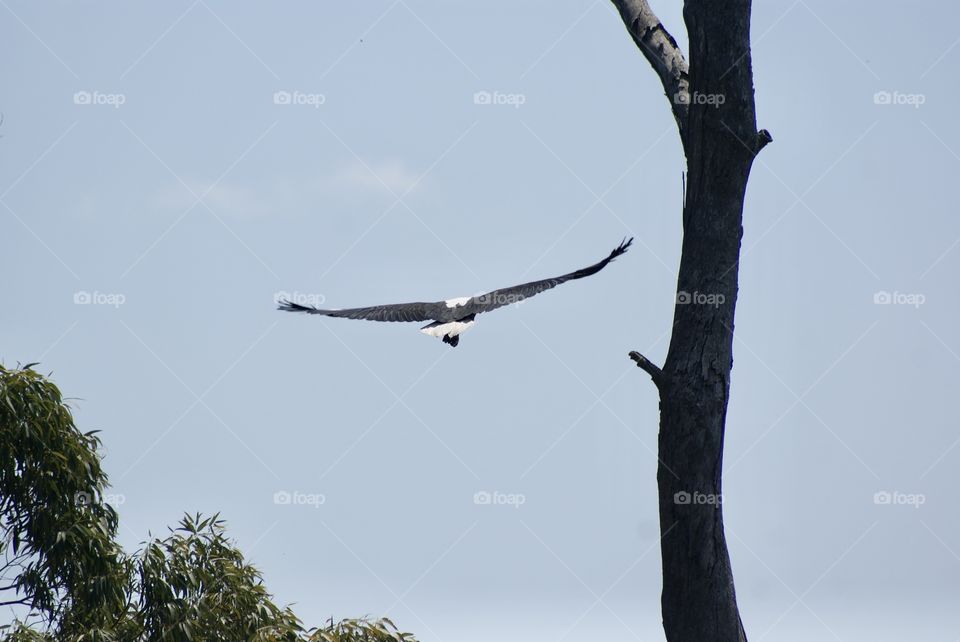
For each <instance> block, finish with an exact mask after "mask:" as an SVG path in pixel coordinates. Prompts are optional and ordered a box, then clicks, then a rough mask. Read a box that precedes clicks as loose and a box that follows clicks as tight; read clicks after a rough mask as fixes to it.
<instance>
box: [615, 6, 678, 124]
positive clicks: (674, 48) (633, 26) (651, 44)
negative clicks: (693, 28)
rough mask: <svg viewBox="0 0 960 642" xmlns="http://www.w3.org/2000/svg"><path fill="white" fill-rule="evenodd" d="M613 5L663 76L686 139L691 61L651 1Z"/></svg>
mask: <svg viewBox="0 0 960 642" xmlns="http://www.w3.org/2000/svg"><path fill="white" fill-rule="evenodd" d="M613 4H614V5H616V7H617V10H618V11H619V12H620V17H621V18H622V19H623V24H625V25H626V27H627V31H628V32H629V33H630V37H632V38H633V41H634V42H635V43H636V44H637V47H638V48H639V49H640V52H641V53H642V54H643V56H644V57H645V58H646V59H647V61H648V62H649V63H650V66H651V67H653V70H654V71H655V72H657V75H658V76H659V77H660V83H661V84H662V85H663V91H664V92H665V93H666V95H667V98H668V99H669V100H670V108H671V109H672V110H673V117H674V118H675V119H676V121H677V128H678V129H679V130H680V138H681V139H684V140H685V139H686V124H687V114H688V112H689V110H690V92H689V88H688V81H687V72H688V66H687V61H686V59H685V58H684V57H683V52H682V51H681V50H680V46H679V45H678V44H677V41H676V40H674V38H673V36H671V35H670V32H669V31H667V29H666V27H664V26H663V23H662V22H660V19H659V18H658V17H657V15H656V14H655V13H654V12H653V10H652V9H650V4H649V3H648V2H647V0H613Z"/></svg>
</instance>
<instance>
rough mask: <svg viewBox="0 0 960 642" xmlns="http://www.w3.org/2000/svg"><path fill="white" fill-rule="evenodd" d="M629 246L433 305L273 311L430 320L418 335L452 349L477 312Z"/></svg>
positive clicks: (284, 304)
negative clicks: (556, 272)
mask: <svg viewBox="0 0 960 642" xmlns="http://www.w3.org/2000/svg"><path fill="white" fill-rule="evenodd" d="M631 243H633V238H630V239H625V240H623V241H622V242H621V243H620V245H618V246H617V247H616V248H615V249H614V250H613V251H612V252H610V255H609V256H607V257H606V258H605V259H603V260H602V261H599V262H597V263H594V264H593V265H590V266H588V267H585V268H581V269H579V270H577V271H575V272H570V273H569V274H564V275H563V276H555V277H553V278H552V279H543V280H541V281H531V282H530V283H523V284H521V285H515V286H513V287H509V288H501V289H499V290H493V291H492V292H487V293H486V294H479V295H477V296H473V297H469V296H465V297H459V298H455V299H448V300H446V301H437V302H436V303H422V302H420V303H394V304H390V305H374V306H370V307H368V308H346V309H343V310H321V309H320V308H315V307H313V306H310V305H300V304H298V303H293V302H290V301H287V300H286V299H280V301H278V306H277V309H278V310H284V311H285V312H305V313H307V314H321V315H323V316H327V317H342V318H344V319H366V320H367V321H430V322H431V323H428V324H427V325H425V326H423V327H422V328H420V332H423V333H424V334H427V335H430V336H432V337H437V338H439V339H442V340H443V342H444V343H447V344H449V345H450V347H451V348H455V347H457V344H459V343H460V335H461V334H463V333H464V332H466V331H467V330H468V329H470V327H472V326H473V324H474V323H475V319H476V316H477V315H478V314H480V313H481V312H490V311H491V310H496V309H497V308H501V307H503V306H505V305H510V304H511V303H520V302H521V301H523V300H524V299H529V298H530V297H532V296H536V295H537V294H540V293H541V292H543V291H544V290H549V289H550V288H554V287H556V286H558V285H560V284H561V283H566V282H567V281H573V280H574V279H582V278H584V277H586V276H592V275H594V274H596V273H597V272H599V271H600V270H602V269H603V268H605V267H607V264H608V263H610V262H611V261H613V260H614V259H615V258H617V257H618V256H620V255H621V254H624V253H625V252H626V251H627V248H629V247H630V244H631Z"/></svg>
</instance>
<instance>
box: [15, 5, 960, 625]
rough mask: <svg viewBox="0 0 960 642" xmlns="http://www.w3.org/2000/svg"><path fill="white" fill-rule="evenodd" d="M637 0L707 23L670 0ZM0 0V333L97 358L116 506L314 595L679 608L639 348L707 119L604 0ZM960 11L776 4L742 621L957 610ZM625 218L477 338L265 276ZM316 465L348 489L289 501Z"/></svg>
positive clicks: (363, 268) (353, 295)
mask: <svg viewBox="0 0 960 642" xmlns="http://www.w3.org/2000/svg"><path fill="white" fill-rule="evenodd" d="M654 8H655V9H656V10H657V11H658V12H659V13H660V15H661V18H662V19H663V20H664V22H665V23H666V24H667V26H668V27H669V28H670V29H671V30H672V31H673V33H674V34H675V35H676V36H677V38H678V40H680V41H681V43H685V40H686V38H685V34H684V32H683V24H682V19H681V17H680V10H679V9H680V3H679V2H665V1H662V0H661V1H659V2H656V3H655V5H654ZM0 14H2V15H3V19H2V20H0V43H2V45H0V47H2V53H3V58H4V61H5V64H4V65H3V69H2V71H0V79H2V80H0V111H2V113H3V115H4V122H3V126H2V128H0V135H2V138H0V149H2V155H0V238H2V239H3V240H4V250H5V254H6V257H7V258H6V271H5V274H6V278H4V279H3V280H2V282H0V298H2V300H3V301H4V305H3V306H2V307H0V331H2V334H0V337H2V339H3V341H2V343H0V359H2V360H3V362H4V363H5V364H7V365H12V364H14V363H16V362H18V361H19V362H28V361H40V362H41V366H40V368H41V369H43V370H44V371H52V372H53V376H54V379H55V380H56V381H57V383H58V384H59V385H60V386H61V388H62V389H63V391H64V393H65V394H67V395H69V396H72V397H78V398H80V399H81V400H80V401H78V402H76V407H77V413H76V414H77V419H78V421H79V423H80V425H81V426H82V427H83V428H84V429H94V428H96V429H99V430H101V431H102V437H103V440H104V442H105V446H106V467H107V470H108V471H109V472H110V474H111V478H112V481H113V483H114V492H115V493H117V494H118V495H119V496H120V497H121V498H122V500H123V503H122V504H120V505H119V511H120V515H121V518H122V522H121V523H122V526H121V536H122V539H123V542H124V544H125V545H126V546H128V547H129V548H130V549H133V548H135V547H136V545H137V543H138V542H140V541H141V540H142V539H144V538H145V537H146V536H147V534H148V532H153V533H162V532H164V531H165V528H166V526H167V525H169V524H173V523H175V522H176V521H177V519H178V518H179V516H180V515H181V514H182V513H183V512H184V511H203V512H208V513H209V512H214V511H220V512H221V513H222V515H223V516H224V517H225V518H226V519H227V520H228V521H229V525H230V532H231V534H232V535H233V536H234V537H235V538H236V539H237V541H238V542H239V544H240V545H241V546H242V547H243V548H244V549H245V550H247V551H248V552H249V557H250V558H251V559H252V560H253V561H254V562H255V563H256V564H257V565H258V566H259V567H260V568H261V569H262V570H263V572H264V574H265V577H266V581H267V585H268V586H269V588H270V589H271V590H272V591H273V592H274V593H275V594H276V596H277V599H278V600H279V601H281V602H283V603H288V602H295V603H296V607H295V608H296V610H297V612H298V613H299V614H300V615H301V617H303V618H304V619H305V620H307V621H308V622H315V623H319V622H320V621H321V620H322V619H324V618H326V617H329V616H330V615H333V616H335V617H345V616H356V615H362V614H372V615H383V614H389V615H390V616H392V617H394V618H395V619H396V620H397V621H398V623H399V624H400V625H401V626H402V628H404V629H406V630H411V631H414V632H416V633H417V634H418V636H419V637H420V639H422V640H424V641H425V642H436V641H438V640H443V641H447V640H457V641H463V640H473V639H477V640H479V639H491V638H496V639H510V636H509V634H505V633H504V630H505V629H506V630H508V631H509V632H511V633H513V634H515V639H518V640H520V639H522V640H525V641H533V640H560V639H564V640H595V639H598V637H604V639H614V638H615V639H628V640H629V639H641V640H658V639H662V633H661V632H660V628H659V613H658V594H659V588H660V580H659V553H658V550H657V549H656V544H657V538H658V533H657V527H656V523H657V522H656V520H657V507H656V489H655V470H656V459H655V455H654V450H653V449H654V448H655V446H656V431H657V400H656V396H655V393H654V390H653V387H652V386H651V385H650V383H649V381H648V380H647V379H646V377H645V376H644V375H643V374H642V373H641V372H640V371H638V370H637V369H636V368H634V367H633V366H632V364H631V362H630V361H628V359H627V357H626V353H627V352H628V351H629V350H631V349H639V350H641V351H643V352H644V353H645V354H647V355H649V356H650V357H651V358H653V359H655V360H658V361H660V360H662V358H663V355H664V353H665V350H666V345H667V341H666V340H667V332H668V330H669V328H670V322H671V318H672V314H673V296H674V288H675V282H676V267H677V262H678V258H679V249H680V215H679V211H680V196H681V189H680V175H681V171H682V170H683V158H682V155H681V152H680V147H679V143H678V140H677V136H676V133H675V127H674V123H673V119H672V117H671V116H670V112H669V108H668V105H667V103H666V101H665V99H664V97H663V96H662V90H661V89H660V87H659V85H658V83H657V80H656V78H655V76H654V74H653V73H652V72H651V71H650V70H649V68H648V67H647V65H646V63H645V61H644V60H643V59H642V57H641V56H640V54H639V53H638V52H637V51H636V49H635V47H634V45H633V43H632V42H631V41H630V39H629V38H628V36H627V35H626V32H625V30H624V28H623V26H622V24H621V22H620V20H619V17H618V16H617V15H615V13H614V11H613V10H612V8H611V7H610V6H609V5H608V4H607V3H605V2H594V3H591V2H589V1H577V2H569V1H563V2H542V1H536V2H533V1H531V2H524V3H515V2H494V3H485V4H482V5H477V4H472V3H463V2H436V1H432V2H431V1H422V0H397V1H396V2H391V1H389V0H388V1H386V2H370V3H353V4H339V5H334V4H332V3H308V2H285V3H273V4H269V5H267V4H259V3H257V4H254V3H245V4H242V5H240V4H238V3H228V2H223V1H216V0H197V1H196V2H190V1H186V2H179V1H177V2H167V3H144V2H136V3H129V2H66V1H60V2H48V3H37V2H23V1H13V0H3V1H2V2H0ZM957 17H958V14H957V11H956V10H955V9H953V8H948V7H947V6H946V5H945V4H944V3H940V2H920V3H916V5H914V6H910V7H904V6H903V5H902V3H899V2H898V3H894V2H890V1H885V2H864V1H854V2H846V3H833V2H826V1H825V0H799V1H797V2H776V3H774V2H757V3H755V7H754V20H753V24H754V67H755V75H756V79H755V84H756V87H757V105H758V120H759V125H760V126H762V127H766V128H768V129H769V130H770V131H771V132H772V133H773V136H774V139H775V141H774V143H773V144H772V145H770V146H769V147H767V148H766V149H765V150H764V151H763V153H762V155H761V156H760V158H759V159H758V162H757V164H756V165H755V169H754V172H753V176H752V178H751V182H750V186H749V190H748V198H747V205H746V211H745V223H744V228H745V235H744V255H743V261H742V270H741V291H740V300H739V303H740V305H739V308H738V311H737V345H736V347H735V366H734V373H733V391H732V398H731V404H730V413H729V421H728V433H727V442H726V444H727V447H726V473H725V493H726V498H725V500H726V508H725V518H726V524H727V529H728V539H729V541H730V547H731V556H732V558H733V563H734V570H735V576H736V580H737V588H738V592H739V595H740V603H741V609H742V613H743V619H744V622H745V625H746V627H747V630H748V633H749V634H750V637H751V640H793V639H797V640H799V639H839V640H858V639H871V640H881V639H889V640H902V639H908V638H909V639H917V640H919V639H924V640H955V639H956V637H957V631H958V627H960V619H958V616H957V614H956V611H955V609H954V608H952V606H950V605H953V604H955V602H956V599H957V597H958V587H957V582H956V577H957V574H958V571H960V558H958V555H960V518H958V514H957V511H956V501H955V500H956V498H955V492H956V488H957V482H958V480H960V475H958V473H957V470H958V463H960V447H955V446H956V445H957V438H958V434H957V420H956V411H955V408H954V404H953V401H954V397H955V394H956V393H955V391H956V390H957V385H958V383H960V380H958V379H960V377H958V364H960V339H958V338H957V336H956V332H955V331H951V330H950V328H955V327H956V318H957V315H958V312H960V306H958V302H957V296H956V274H957V270H958V266H960V242H958V239H960V219H958V217H957V211H956V206H955V200H956V199H954V198H949V199H948V197H947V190H948V189H949V187H950V185H951V184H952V181H953V180H955V179H954V177H955V176H956V175H957V172H958V169H960V155H958V152H960V131H958V127H957V125H956V118H955V116H954V113H955V111H956V103H957V101H958V99H960V92H958V87H957V83H956V79H957V71H958V64H960V47H958V46H957V44H958V38H960V33H958V32H957V27H956V24H957ZM478 91H489V92H497V93H498V95H500V96H508V97H509V98H504V99H503V100H504V101H505V102H512V103H514V104H512V105H511V104H492V105H483V104H475V102H474V94H475V93H476V92H478ZM78 92H81V93H80V94H79V95H78ZM84 92H85V93H84ZM276 92H288V93H289V94H290V96H291V101H290V102H291V103H300V104H277V103H275V100H274V95H275V93H276ZM877 92H890V94H891V97H892V100H891V103H894V104H878V100H879V102H880V103H882V102H883V96H882V95H881V96H880V97H879V99H875V94H876V93H877ZM894 92H896V93H894ZM279 102H281V103H282V102H283V100H282V99H281V100H280V101H279ZM521 102H522V104H519V105H517V104H516V103H521ZM919 102H922V104H919V105H918V104H916V103H919ZM896 103H900V104H896ZM910 103H913V104H910ZM629 235H633V236H635V237H636V239H637V240H636V242H635V245H634V247H633V249H632V250H631V252H630V253H629V254H627V255H626V256H625V257H623V258H622V259H620V260H619V261H617V263H615V264H614V265H613V266H611V267H610V268H608V269H607V270H605V271H604V272H603V273H601V274H599V275H598V276H596V277H593V278H591V279H589V280H586V281H580V282H576V283H573V284H569V285H565V286H563V287H562V288H559V289H557V290H554V291H551V292H549V293H547V294H544V295H542V296H540V297H537V298H536V299H534V300H531V301H529V302H526V303H524V304H523V305H521V306H519V307H517V308H513V307H511V308H506V309H504V310H501V311H499V312H497V313H496V314H491V315H484V316H483V317H481V318H480V319H479V322H478V324H477V326H476V328H474V329H472V330H471V331H470V332H469V333H468V334H466V335H465V336H464V338H463V340H462V342H461V344H460V346H459V347H458V348H457V349H456V350H451V349H449V348H448V347H447V346H445V345H443V344H441V343H440V342H439V341H437V340H435V339H430V338H427V337H424V336H423V335H420V334H419V333H418V332H417V325H415V324H372V323H359V322H349V321H343V320H338V319H322V318H313V317H309V318H307V317H303V318H301V317H297V316H293V315H284V314H281V313H279V312H277V311H275V310H274V305H273V297H274V296H275V294H276V293H278V292H289V293H300V294H303V295H306V296H312V297H314V299H315V300H318V301H319V300H324V301H325V302H326V304H327V305H330V306H332V307H348V306H355V305H366V304H374V303H388V302H398V301H405V300H437V299H443V298H449V297H453V296H462V295H470V294H474V293H477V292H479V291H481V290H484V289H488V288H493V287H500V286H504V285H511V284H514V283H516V282H519V281H520V280H521V279H524V280H526V279H531V278H538V277H544V276H552V275H555V274H560V273H563V272H566V271H569V270H570V269H574V268H578V267H581V266H583V265H586V264H589V263H591V262H593V261H595V260H597V259H599V258H600V257H602V256H603V255H605V254H606V253H607V252H609V250H610V249H611V248H612V247H613V246H614V245H615V244H616V243H617V242H618V241H619V240H620V239H621V238H622V237H623V236H629ZM882 292H888V293H896V294H897V296H894V297H892V298H893V299H894V301H895V302H894V303H891V304H887V305H881V304H875V303H874V298H875V295H877V294H878V293H882ZM84 293H86V294H87V295H89V299H90V301H91V302H90V303H88V304H82V303H75V300H78V301H83V300H85V298H84ZM918 295H919V296H918ZM911 297H912V298H911ZM921 297H922V303H921V304H920V305H917V306H914V305H910V304H909V302H911V301H920V300H921ZM294 491H296V492H298V493H302V494H304V495H313V496H320V495H322V496H323V499H324V500H325V501H324V503H323V504H322V505H320V506H311V505H306V504H300V505H294V504H290V505H283V504H275V503H274V494H275V493H277V492H294ZM481 491H497V492H500V493H504V494H514V495H522V496H523V500H524V501H523V504H522V505H521V506H519V507H513V506H506V505H477V504H475V503H474V494H475V493H477V492H481ZM878 492H890V493H893V492H897V493H902V494H905V495H910V494H920V495H922V497H923V504H922V505H920V506H919V507H917V506H912V505H907V504H899V505H882V504H880V505H878V504H877V503H875V501H874V495H875V493H878ZM897 497H902V496H901V495H897ZM304 501H307V500H304ZM3 619H4V616H0V620H3ZM908 631H909V633H907V632H908ZM598 632H601V633H602V635H601V634H600V633H598Z"/></svg>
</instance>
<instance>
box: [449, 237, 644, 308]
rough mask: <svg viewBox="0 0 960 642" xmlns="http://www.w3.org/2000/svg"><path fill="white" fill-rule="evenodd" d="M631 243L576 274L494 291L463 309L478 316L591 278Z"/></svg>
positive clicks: (623, 251)
mask: <svg viewBox="0 0 960 642" xmlns="http://www.w3.org/2000/svg"><path fill="white" fill-rule="evenodd" d="M631 243H633V238H632V237H631V238H629V239H625V240H624V241H622V242H621V243H620V245H618V246H617V247H616V248H615V249H614V250H613V251H612V252H610V255H609V256H608V257H607V258H605V259H603V260H602V261H600V262H598V263H594V264H593V265H591V266H589V267H585V268H582V269H579V270H577V271H576V272H570V273H569V274H564V275H563V276H555V277H553V278H552V279H543V280H541V281H531V282H530V283H523V284H521V285H515V286H513V287H510V288H501V289H499V290H494V291H493V292H487V293H486V294H481V295H478V296H475V297H473V298H472V299H470V300H469V301H467V302H466V304H464V308H467V310H468V311H469V312H471V313H474V314H479V313H480V312H490V311H491V310H496V309H497V308H501V307H503V306H505V305H510V304H511V303H519V302H520V301H523V300H524V299H529V298H530V297H532V296H536V295H538V294H540V293H541V292H543V291H544V290H549V289H550V288H555V287H557V286H558V285H560V284H561V283H566V282H567V281H573V280H574V279H582V278H584V277H586V276H592V275H594V274H596V273H597V272H599V271H600V270H602V269H603V268H605V267H607V264H608V263H610V262H611V261H613V260H614V259H615V258H617V257H618V256H620V255H621V254H623V253H625V252H626V251H627V248H629V247H630V244H631Z"/></svg>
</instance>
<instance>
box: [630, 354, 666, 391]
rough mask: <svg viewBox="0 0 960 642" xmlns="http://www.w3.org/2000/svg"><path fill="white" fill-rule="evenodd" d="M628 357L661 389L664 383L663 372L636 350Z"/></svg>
mask: <svg viewBox="0 0 960 642" xmlns="http://www.w3.org/2000/svg"><path fill="white" fill-rule="evenodd" d="M628 356H629V357H630V358H631V359H633V360H634V361H635V362H636V364H637V367H638V368H640V369H641V370H643V371H644V372H646V373H647V374H648V375H650V378H651V379H653V384H654V385H655V386H656V387H657V388H659V387H660V385H661V384H662V383H663V370H661V369H660V368H658V367H657V366H656V365H654V363H653V362H652V361H650V360H649V359H647V358H646V357H645V356H643V355H642V354H640V353H639V352H637V351H636V350H631V351H630V354H629V355H628Z"/></svg>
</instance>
